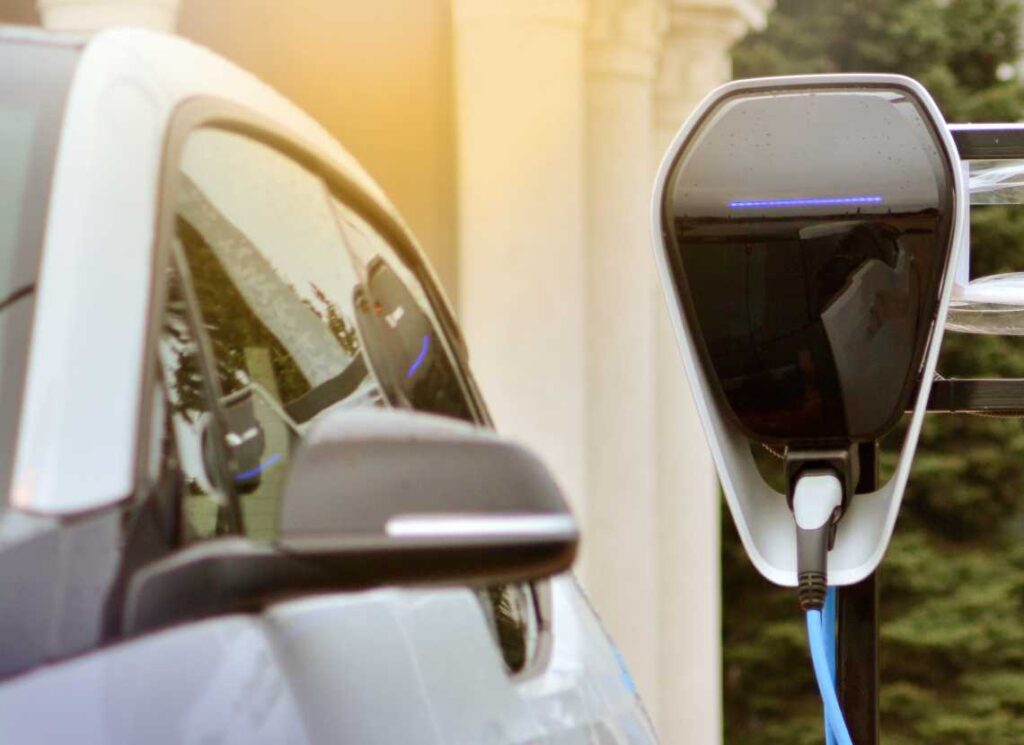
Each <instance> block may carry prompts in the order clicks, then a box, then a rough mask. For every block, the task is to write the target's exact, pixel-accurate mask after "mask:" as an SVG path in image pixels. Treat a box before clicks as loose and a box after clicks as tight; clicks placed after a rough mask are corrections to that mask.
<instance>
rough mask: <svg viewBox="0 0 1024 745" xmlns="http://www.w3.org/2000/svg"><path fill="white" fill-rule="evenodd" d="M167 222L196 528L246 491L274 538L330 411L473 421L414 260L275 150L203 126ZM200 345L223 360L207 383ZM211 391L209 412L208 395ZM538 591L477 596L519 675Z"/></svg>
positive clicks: (246, 507)
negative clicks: (390, 409) (179, 265)
mask: <svg viewBox="0 0 1024 745" xmlns="http://www.w3.org/2000/svg"><path fill="white" fill-rule="evenodd" d="M173 233H174V238H173V240H174V241H175V243H176V246H177V249H178V251H180V255H181V256H182V257H183V260H184V265H185V266H184V269H185V273H186V274H187V275H188V277H187V279H186V281H185V282H184V283H183V284H184V285H185V287H183V288H180V287H179V288H175V287H172V290H173V292H172V293H170V301H169V312H168V317H169V323H168V324H166V325H167V326H168V328H167V330H165V335H169V336H168V338H167V339H166V341H165V343H164V345H163V346H164V348H165V351H164V353H163V354H164V356H165V358H166V360H165V363H164V365H165V377H166V378H167V379H168V380H171V381H173V387H175V390H174V391H173V393H172V394H169V399H170V400H171V405H172V409H174V410H175V421H176V434H177V435H178V437H179V439H184V440H185V442H184V443H183V444H181V445H179V450H180V451H181V455H180V459H181V460H182V463H183V466H182V467H183V470H184V471H185V479H184V480H185V482H186V483H187V484H188V485H189V488H188V490H187V495H186V497H185V499H184V500H183V502H184V508H183V514H182V519H181V523H182V525H183V526H184V532H185V538H186V539H187V540H196V539H201V538H205V537H209V536H212V535H216V534H219V533H221V532H223V531H225V530H226V529H228V528H229V526H230V522H231V517H232V510H231V507H232V505H233V504H236V503H237V505H238V508H239V513H240V518H241V524H242V526H244V527H243V529H244V531H245V533H246V534H247V535H249V536H250V537H253V538H255V539H262V540H270V539H272V538H273V537H274V536H275V535H276V532H277V520H278V515H279V501H280V497H281V491H282V488H283V485H284V483H283V482H284V475H285V473H286V471H287V467H288V463H289V460H290V457H291V453H292V452H293V451H294V449H295V447H296V445H297V443H298V442H299V441H300V440H301V438H302V436H303V433H304V432H305V430H306V429H307V428H308V427H309V426H310V424H311V423H312V422H314V421H315V420H316V419H317V417H319V416H321V415H322V414H323V413H324V412H326V411H329V410H335V409H337V408H352V407H382V406H395V407H402V408H411V409H415V410H418V411H423V412H427V413H432V414H438V415H442V416H450V417H455V418H459V419H463V420H466V421H477V422H478V421H479V417H478V416H477V414H476V409H475V407H474V404H473V399H472V396H471V395H470V393H469V391H468V389H467V384H466V382H465V379H464V378H463V376H462V375H461V374H460V370H459V368H458V365H457V363H456V361H455V356H454V354H453V351H452V347H451V346H450V343H449V340H448V339H447V337H446V336H445V334H444V333H443V332H442V329H443V325H442V324H441V323H440V321H439V318H438V316H437V314H436V312H435V309H434V306H433V304H432V303H431V301H430V296H429V294H428V293H427V291H426V290H425V288H424V286H423V284H422V282H421V281H420V279H419V278H418V277H417V275H416V273H415V271H414V270H413V269H412V268H411V267H410V266H409V265H408V264H407V263H406V262H405V261H404V260H403V259H402V257H401V255H400V254H399V253H398V251H396V249H395V248H394V247H393V246H392V244H391V243H390V242H389V241H388V240H387V239H386V238H385V237H384V235H383V234H382V233H381V232H380V231H379V230H377V229H376V228H375V227H374V226H373V225H372V224H371V223H370V222H369V221H368V220H367V219H366V218H364V217H363V216H362V215H361V214H360V213H359V212H358V211H356V210H355V209H353V208H352V207H351V206H350V205H348V204H347V203H346V202H345V200H344V199H343V198H341V197H339V196H338V195H336V194H333V193H331V192H330V191H328V189H327V187H326V185H325V184H324V182H323V181H322V180H321V179H320V177H319V176H318V175H316V174H315V173H313V172H311V171H309V170H308V169H307V168H305V167H304V166H303V165H301V164H300V163H298V162H296V161H295V160H293V159H291V158H290V157H288V156H287V155H285V154H284V153H282V152H281V151H279V150H277V149H275V148H272V147H270V146H268V145H266V144H264V143H262V142H260V141H258V140H255V139H252V138H250V137H247V136H245V135H241V134H238V133H235V132H231V131H227V130H223V129H215V128H208V129H200V130H198V131H196V132H193V133H192V134H191V135H190V136H189V138H188V140H187V141H186V142H185V146H184V149H183V153H182V159H181V164H180V175H179V182H178V185H177V190H176V201H175V219H174V229H173ZM175 293H177V294H175ZM189 293H191V295H192V296H193V298H194V303H195V305H196V308H197V316H198V318H199V322H200V323H201V327H202V329H203V332H202V334H201V336H203V337H204V338H203V339H192V338H189V337H188V335H187V332H188V329H189V326H188V323H187V321H188V318H187V317H186V315H183V310H182V309H180V308H178V307H177V304H178V303H181V302H182V301H183V300H188V299H189V297H188V295H189ZM204 342H205V343H207V345H208V355H209V357H210V363H209V367H210V369H211V371H212V373H213V374H212V379H211V380H210V381H207V383H208V384H206V385H204V381H203V379H202V377H203V366H202V364H201V362H202V360H200V359H199V356H200V355H199V352H200V350H201V348H202V347H203V344H204ZM214 399H216V401H217V405H216V406H214V407H212V408H213V411H210V410H208V408H209V407H206V406H204V404H203V402H204V401H206V400H214ZM216 427H219V428H220V430H219V432H220V434H215V429H216ZM214 438H219V443H218V442H214ZM218 445H219V447H218ZM218 452H219V453H220V454H221V455H222V457H221V458H220V459H219V460H218V458H217V457H216V456H217V455H218ZM218 466H219V467H221V468H222V470H223V472H224V474H225V475H224V476H222V477H220V478H219V481H220V482H223V483H219V482H218V477H217V476H216V475H215V474H216V473H217V470H216V469H217V468H218ZM211 474H214V475H211ZM532 598H533V591H532V588H531V587H530V586H528V585H518V586H506V587H497V588H493V589H491V590H489V591H487V592H485V593H483V595H482V600H483V601H484V605H485V612H486V614H487V615H488V616H489V619H490V622H491V627H492V629H493V631H494V633H495V638H496V642H497V643H498V646H499V648H500V649H501V651H502V656H503V658H504V659H505V663H506V665H507V667H508V669H509V670H511V671H513V672H517V671H519V670H522V669H523V668H524V666H525V665H526V664H527V661H528V660H529V658H530V656H531V654H532V650H533V649H534V648H535V646H536V644H535V639H536V612H535V608H534V605H533V602H532ZM531 640H533V641H531Z"/></svg>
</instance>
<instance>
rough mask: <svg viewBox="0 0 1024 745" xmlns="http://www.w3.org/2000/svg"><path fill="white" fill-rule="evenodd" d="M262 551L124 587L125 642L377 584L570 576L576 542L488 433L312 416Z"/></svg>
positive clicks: (550, 483) (147, 571)
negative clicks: (289, 599) (275, 529)
mask: <svg viewBox="0 0 1024 745" xmlns="http://www.w3.org/2000/svg"><path fill="white" fill-rule="evenodd" d="M280 509H281V512H280V520H279V526H280V528H279V534H278V536H277V538H276V539H275V540H274V541H273V542H271V543H269V544H266V543H257V542H255V541H251V540H249V539H246V538H242V537H238V536H235V537H225V538H218V539H213V540H209V541H204V542H201V543H197V544H195V545H194V546H190V547H188V548H185V549H184V550H182V551H179V552H177V553H176V554H174V555H172V556H171V557H169V558H167V559H163V560H160V561H158V562H155V563H153V564H151V565H149V566H147V567H145V568H143V569H142V570H141V571H139V572H138V573H137V574H136V575H135V576H134V577H133V578H132V579H131V580H130V582H129V586H128V589H127V593H126V600H125V611H124V616H123V622H122V631H123V632H124V633H128V634H138V633H143V632H145V631H149V630H153V629H156V628H160V627H163V626H167V625H169V624H172V623H178V622H182V621H185V620H194V619H198V618H204V617H209V616H214V615H220V614H225V613H233V612H239V611H245V610H253V609H258V608H260V607H263V606H264V605H266V604H268V603H270V602H273V601H274V600H275V599H279V598H281V597H286V596H292V595H298V594H311V593H323V592H334V591H347V590H361V589H366V588H371V587H377V586H382V585H406V584H423V583H430V584H447V585H452V584H470V585H476V584H493V583H501V582H511V581H526V580H534V579H540V578H543V577H547V576H550V575H553V574H557V573H559V572H563V571H566V570H567V569H569V568H570V567H571V566H572V563H573V559H574V558H575V554H576V548H577V542H578V538H579V534H578V530H577V526H576V522H575V519H574V518H573V516H572V514H571V513H570V511H569V509H568V507H567V505H566V503H565V500H564V499H563V497H562V494H561V492H560V490H559V488H558V486H557V485H556V483H555V481H554V479H553V477H552V475H551V473H550V472H549V471H548V469H547V468H546V467H545V466H544V464H543V463H542V462H541V461H540V460H539V459H538V458H537V457H536V456H535V455H534V454H533V453H532V452H530V451H529V450H528V449H526V448H525V447H523V446H521V445H519V444H516V443H513V442H511V441H509V440H507V439H505V438H503V437H501V436H499V435H497V434H495V433H493V432H491V431H488V430H484V429H481V428H478V427H474V426H471V425H468V424H465V423H463V422H460V421H457V420H453V419H447V418H442V417H436V416H429V415H424V414H418V413H413V412H409V411H396V410H381V409H374V410H362V411H356V412H352V411H348V412H346V411H336V412H332V413H328V414H325V415H324V416H322V417H320V418H319V419H318V420H317V421H316V422H315V423H314V424H313V425H312V426H311V427H310V429H309V430H308V432H307V434H306V437H305V438H304V439H303V441H302V444H301V445H300V446H299V448H298V449H297V450H296V451H295V454H294V457H293V459H292V462H291V464H290V467H289V471H288V476H287V478H286V482H285V487H284V491H283V495H282V498H281V507H280Z"/></svg>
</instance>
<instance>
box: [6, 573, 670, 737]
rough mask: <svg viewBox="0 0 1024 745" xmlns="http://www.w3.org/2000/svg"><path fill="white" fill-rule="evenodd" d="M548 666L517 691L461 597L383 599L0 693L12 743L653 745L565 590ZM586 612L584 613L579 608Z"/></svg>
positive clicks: (182, 633) (142, 645)
mask: <svg viewBox="0 0 1024 745" xmlns="http://www.w3.org/2000/svg"><path fill="white" fill-rule="evenodd" d="M553 584H554V585H555V587H554V591H555V592H554V594H555V597H556V598H558V601H556V608H555V609H554V616H555V619H556V628H555V630H554V631H555V638H556V639H557V640H558V641H557V643H556V646H555V650H554V653H553V654H552V657H551V660H550V662H549V664H548V667H547V669H546V670H545V671H544V672H543V673H542V674H541V675H539V676H537V677H535V678H532V679H529V680H527V681H524V682H521V683H518V684H510V683H509V680H508V677H507V675H506V674H505V672H504V669H503V666H502V662H501V659H500V656H499V655H498V652H497V648H496V646H495V644H494V640H493V639H492V638H491V636H490V634H489V632H488V630H487V627H486V625H485V624H484V623H482V621H483V617H484V616H483V613H482V610H481V608H480V606H479V602H478V600H477V598H476V597H475V596H474V595H473V593H471V592H470V591H468V590H465V589H450V590H422V591H403V590H378V591H374V592H367V593H358V594H352V595H334V596H324V597H316V598H310V599H305V600H297V601H292V602H288V603H283V604H281V605H278V606H276V607H273V608H271V609H269V610H268V611H267V612H266V613H264V614H263V616H256V617H252V616H229V617H226V618H220V619H216V620H211V621H205V622H202V623H197V624H192V625H188V626H184V627H178V628H176V629H171V630H168V631H165V632H162V633H158V634H154V635H151V636H148V637H144V638H142V639H140V640H137V641H133V642H129V643H126V644H123V645H120V646H117V647H113V648H111V649H109V650H104V651H101V652H97V653H93V654H90V655H86V656H84V657H81V658H79V659H76V660H71V661H69V662H66V663H64V664H62V665H59V666H55V667H52V668H44V669H42V670H39V671H36V672H34V673H31V674H29V675H27V676H23V677H21V678H19V679H17V680H15V681H13V682H11V683H8V684H7V685H4V686H2V687H0V722H2V723H3V729H4V736H5V738H8V739H9V740H10V741H11V742H63V741H72V740H73V741H74V742H76V743H81V744H82V745H90V744H91V743H116V742H124V743H128V742H146V743H150V744H151V745H159V744H160V743H185V744H188V743H195V744H196V745H199V744H200V743H209V742H218V743H225V744H227V743H239V744H241V743H247V744H249V743H251V744H254V745H255V744H258V743H285V742H287V743H320V742H352V743H360V744H361V745H373V744H375V743H403V744H404V743H424V744H425V745H459V744H465V745H503V744H506V743H507V744H510V745H511V744H512V743H517V744H524V745H525V743H538V744H540V743H545V744H548V745H574V744H577V743H578V744H580V745H583V744H585V743H595V744H596V743H601V744H604V743H607V744H609V745H611V744H612V743H651V742H653V741H654V739H653V734H652V732H651V729H650V725H649V724H648V722H647V720H646V716H645V715H644V713H643V710H642V709H641V708H640V706H639V703H638V698H637V695H636V691H635V689H634V688H633V687H632V683H631V682H630V681H629V679H628V676H626V675H624V673H623V668H622V667H621V665H620V664H619V662H618V661H617V659H616V655H615V653H614V651H613V650H612V648H611V647H610V646H609V645H607V644H605V643H595V641H597V640H599V639H601V638H602V637H603V634H602V632H601V629H600V628H599V627H598V626H597V623H596V620H595V619H594V618H593V617H592V615H591V614H590V612H589V609H587V608H586V601H585V600H584V599H583V597H582V596H581V595H580V594H579V590H578V588H577V587H576V586H575V584H574V581H573V580H572V579H571V578H569V577H562V578H559V579H557V580H555V581H554V582H553ZM577 606H579V607H577Z"/></svg>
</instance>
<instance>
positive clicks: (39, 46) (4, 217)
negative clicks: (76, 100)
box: [0, 34, 78, 503]
mask: <svg viewBox="0 0 1024 745" xmlns="http://www.w3.org/2000/svg"><path fill="white" fill-rule="evenodd" d="M77 59H78V49H77V48H76V47H72V46H69V45H64V44H53V43H43V42H40V41H39V40H36V39H32V40H28V39H22V38H19V37H13V38H12V37H10V36H7V35H3V34H0V473H3V474H4V475H5V477H7V476H8V475H9V474H10V470H11V469H10V465H11V459H12V456H13V452H12V451H13V447H14V442H13V440H14V433H15V432H16V431H17V427H16V426H15V425H16V419H17V416H18V409H19V406H20V400H21V391H22V387H23V384H24V376H25V363H26V358H27V355H28V339H29V329H30V324H31V317H32V313H31V308H32V300H31V296H32V291H33V289H34V288H35V282H36V277H37V275H38V273H39V263H40V261H39V259H40V251H41V246H42V240H43V231H44V223H45V219H46V212H47V204H48V201H49V194H50V180H51V179H50V177H51V173H52V171H53V162H54V156H55V152H56V149H57V140H58V137H59V134H60V128H61V120H62V116H63V112H64V101H65V99H66V97H67V91H68V87H69V84H70V80H71V75H72V71H73V70H74V67H75V63H76V61H77ZM3 491H4V492H6V489H5V490H3ZM0 493H2V492H0ZM3 500H4V497H2V496H0V503H2V502H3Z"/></svg>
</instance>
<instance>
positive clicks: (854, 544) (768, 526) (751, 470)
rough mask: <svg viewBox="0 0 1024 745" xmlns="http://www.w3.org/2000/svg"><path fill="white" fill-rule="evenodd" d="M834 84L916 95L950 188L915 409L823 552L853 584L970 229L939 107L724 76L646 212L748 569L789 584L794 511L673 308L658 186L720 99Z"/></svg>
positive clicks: (846, 77)
mask: <svg viewBox="0 0 1024 745" xmlns="http://www.w3.org/2000/svg"><path fill="white" fill-rule="evenodd" d="M840 86H843V87H861V86H893V87H896V88H902V89H904V90H906V91H908V92H910V93H912V94H913V95H915V96H916V97H917V99H918V101H919V103H920V105H921V108H922V110H923V114H924V115H925V116H927V117H928V118H929V119H930V120H931V123H932V124H933V125H934V128H935V131H936V133H937V135H938V139H939V141H940V145H941V147H942V148H944V150H945V156H946V157H947V158H948V161H949V163H950V164H951V169H950V170H951V180H952V186H953V190H954V194H953V203H952V204H953V221H952V233H951V238H950V241H951V242H950V251H949V254H948V256H947V258H946V263H945V270H944V274H943V276H942V279H941V283H940V285H939V298H938V305H937V312H936V315H935V318H934V321H933V324H932V329H931V333H930V335H929V339H928V342H927V344H926V347H925V352H924V362H923V365H922V367H921V369H920V384H919V387H918V389H917V393H916V395H915V397H914V399H913V409H912V411H911V412H910V420H909V423H908V426H907V429H906V436H905V438H904V441H903V444H902V447H901V449H900V453H899V459H898V462H897V465H896V469H895V472H894V474H893V475H892V477H891V478H890V479H889V480H888V482H887V483H886V484H884V485H883V486H882V487H881V488H879V489H878V490H876V491H873V492H870V493H864V494H857V495H856V496H855V497H853V498H852V499H850V501H849V506H848V508H847V510H846V513H845V514H844V516H843V518H842V520H841V521H840V523H839V525H838V530H837V534H836V540H835V544H834V546H833V548H832V550H831V552H830V553H829V558H828V571H829V583H830V584H834V585H849V584H854V583H856V582H859V581H860V580H862V579H864V578H865V577H867V576H868V575H869V574H871V572H872V571H874V569H875V568H876V567H877V566H878V564H879V563H880V562H881V560H882V557H883V556H884V554H885V550H886V548H887V547H888V545H889V540H890V538H891V536H892V531H893V528H894V526H895V523H896V517H897V515H898V514H899V509H900V503H901V501H902V498H903V493H904V490H905V488H906V484H907V478H908V476H909V474H910V467H911V463H912V460H913V456H914V452H915V450H916V447H917V442H918V437H919V435H920V432H921V424H922V421H923V418H924V414H925V410H926V407H927V402H928V395H929V392H930V391H931V383H932V380H933V378H934V375H935V365H936V362H937V360H938V353H939V348H940V346H941V343H942V333H943V328H944V325H945V322H946V315H947V311H948V308H949V302H950V293H951V291H952V289H953V284H954V282H953V273H954V272H955V269H956V267H957V266H958V263H959V262H958V256H959V254H960V252H961V251H963V250H965V249H964V245H963V244H964V243H965V242H966V239H967V235H968V231H967V229H966V226H967V222H968V215H969V200H968V194H967V184H966V180H965V178H964V176H963V173H962V171H963V169H962V168H961V163H960V158H959V155H958V153H957V149H956V145H955V144H954V142H953V139H952V136H951V135H950V133H949V129H948V127H947V125H946V121H945V119H944V118H943V116H942V113H941V112H940V111H939V108H938V106H937V105H936V104H935V102H934V100H933V99H932V98H931V96H930V94H929V93H928V91H927V90H926V89H925V88H924V87H923V86H922V85H921V84H920V83H918V82H917V81H915V80H913V79H910V78H907V77H904V76H900V75H883V74H842V75H803V76H789V77H779V78H759V79H753V80H739V81H734V82H731V83H727V84H725V85H723V86H721V87H719V88H717V89H715V90H714V91H712V92H711V93H710V94H708V96H707V97H706V98H705V99H704V100H703V101H702V102H701V103H700V105H698V106H697V108H696V109H695V110H694V112H693V113H692V114H691V115H690V117H689V119H688V120H687V121H686V122H685V123H684V124H683V126H682V127H681V129H680V130H679V132H678V133H677V134H676V136H675V138H674V139H673V141H672V143H671V145H670V146H669V148H668V151H667V152H666V154H665V156H664V158H663V160H662V162H661V165H660V167H659V169H658V174H657V178H656V181H655V185H654V192H653V199H652V209H651V230H652V237H653V248H654V254H655V261H656V263H657V267H658V272H659V275H660V280H661V284H662V288H663V289H664V291H665V298H666V302H667V303H668V306H669V311H670V315H671V317H672V324H673V328H674V331H675V336H676V341H677V343H678V347H679V351H680V355H681V359H682V363H683V370H684V372H685V374H686V376H687V378H688V380H689V383H690V387H691V391H692V393H693V396H694V399H695V403H696V409H697V411H698V413H699V416H700V418H701V422H702V424H703V427H704V432H705V434H706V436H707V441H708V445H709V447H710V449H711V453H712V456H713V459H714V462H715V466H716V468H717V471H718V476H719V479H720V480H721V484H722V489H723V491H724V493H725V498H726V502H727V503H728V505H729V509H730V511H731V513H732V516H733V520H734V521H735V524H736V527H737V530H738V532H739V535H740V538H741V539H742V542H743V546H744V548H745V549H746V552H747V554H748V555H749V556H750V559H751V561H752V562H753V564H754V566H755V567H756V568H757V569H758V571H759V572H760V573H761V574H762V575H764V576H765V577H766V578H767V579H768V580H770V581H771V582H774V583H776V584H779V585H784V586H793V587H795V586H796V585H797V572H796V569H797V567H796V562H797V546H796V531H795V529H794V518H793V513H792V512H791V511H790V509H789V506H788V504H787V499H786V496H785V495H784V494H782V493H780V492H778V491H776V490H775V489H774V488H772V487H771V486H770V485H769V484H768V483H767V482H766V481H765V480H764V478H763V477H762V476H761V473H760V472H759V470H758V467H757V465H756V463H755V462H754V458H753V455H752V453H751V445H750V441H749V440H748V439H747V437H746V436H745V435H744V433H743V432H741V431H740V429H739V427H738V426H737V425H736V424H735V423H734V422H733V421H732V418H731V417H730V415H729V411H728V404H727V403H726V402H725V401H724V400H723V398H722V396H721V395H720V394H719V393H718V392H717V387H716V386H714V385H712V383H711V381H710V380H708V377H707V374H706V373H705V370H704V367H703V366H702V365H701V364H700V358H699V356H698V350H697V343H696V340H695V338H694V334H693V330H692V329H691V328H690V327H689V325H688V323H687V321H686V319H685V317H684V313H683V312H682V311H681V309H680V308H679V307H678V302H677V299H676V297H675V294H674V293H675V290H674V287H673V280H672V276H671V273H670V272H671V270H670V266H669V259H668V246H667V245H666V236H665V230H664V214H663V211H664V203H665V192H666V189H667V188H668V183H669V178H670V173H671V171H672V168H673V165H674V164H675V162H676V160H677V159H678V157H679V156H680V153H682V152H683V151H684V149H685V148H686V146H687V144H688V143H689V142H690V141H691V138H692V137H693V136H694V135H695V134H696V133H697V132H698V131H699V129H700V126H701V124H702V122H703V121H704V119H705V116H706V115H707V114H708V113H709V112H710V111H711V110H712V109H713V108H714V107H716V105H718V104H719V103H720V102H721V101H722V100H723V99H724V98H727V97H731V96H735V95H737V94H739V93H743V92H752V93H757V92H769V91H772V90H784V89H793V88H817V87H840ZM680 498H682V495H680Z"/></svg>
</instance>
